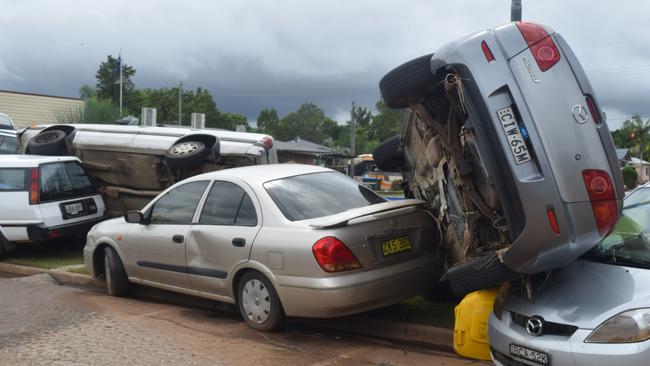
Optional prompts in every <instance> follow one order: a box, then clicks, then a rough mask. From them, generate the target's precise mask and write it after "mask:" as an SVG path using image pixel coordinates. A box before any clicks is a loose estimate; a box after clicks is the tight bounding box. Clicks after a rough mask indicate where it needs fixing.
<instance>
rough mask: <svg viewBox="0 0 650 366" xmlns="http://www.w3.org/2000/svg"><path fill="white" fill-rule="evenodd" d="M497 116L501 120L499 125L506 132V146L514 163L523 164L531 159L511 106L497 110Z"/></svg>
mask: <svg viewBox="0 0 650 366" xmlns="http://www.w3.org/2000/svg"><path fill="white" fill-rule="evenodd" d="M497 117H499V121H501V127H503V132H505V134H506V138H507V139H508V146H510V151H511V152H512V156H514V158H515V163H517V164H523V163H527V162H529V161H530V160H531V158H530V153H529V152H528V147H526V141H525V140H524V138H523V137H522V136H521V131H520V130H519V125H518V124H517V119H516V118H515V114H514V113H513V112H512V108H510V107H508V108H503V109H499V110H498V111H497Z"/></svg>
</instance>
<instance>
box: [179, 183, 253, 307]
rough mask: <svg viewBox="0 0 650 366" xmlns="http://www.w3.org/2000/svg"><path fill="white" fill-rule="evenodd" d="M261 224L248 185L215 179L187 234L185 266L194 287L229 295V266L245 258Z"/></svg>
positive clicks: (231, 266)
mask: <svg viewBox="0 0 650 366" xmlns="http://www.w3.org/2000/svg"><path fill="white" fill-rule="evenodd" d="M261 225H262V220H261V215H260V210H259V204H258V203H257V199H256V197H255V196H254V194H253V192H252V190H251V189H250V187H248V186H246V184H241V185H240V184H236V183H233V182H227V181H215V182H214V183H213V185H212V187H211V188H210V192H209V193H208V196H207V198H206V200H205V203H204V205H203V209H202V212H201V214H200V216H199V220H198V223H196V224H195V225H192V228H191V229H190V234H189V235H188V241H187V246H186V251H187V266H188V273H189V276H190V279H191V281H192V285H193V286H194V289H196V290H198V291H201V292H206V293H211V294H216V295H222V296H228V295H229V292H228V289H227V287H226V286H227V283H228V278H229V276H231V275H232V273H230V270H231V269H232V268H233V266H234V265H236V264H237V263H241V262H244V261H248V258H249V255H250V249H251V245H252V244H253V240H254V239H255V236H256V235H257V233H258V231H259V230H260V227H261Z"/></svg>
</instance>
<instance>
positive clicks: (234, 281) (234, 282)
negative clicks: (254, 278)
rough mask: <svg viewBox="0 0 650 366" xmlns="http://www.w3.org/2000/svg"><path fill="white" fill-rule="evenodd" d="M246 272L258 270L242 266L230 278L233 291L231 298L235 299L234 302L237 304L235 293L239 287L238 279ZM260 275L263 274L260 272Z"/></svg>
mask: <svg viewBox="0 0 650 366" xmlns="http://www.w3.org/2000/svg"><path fill="white" fill-rule="evenodd" d="M248 272H259V271H256V270H254V269H252V268H242V269H240V270H239V271H237V273H235V277H234V278H233V279H232V293H233V298H234V299H235V304H239V296H238V295H237V291H238V289H239V281H241V279H242V277H244V275H245V274H246V273H248ZM260 273H261V274H262V275H264V274H263V273H262V272H260Z"/></svg>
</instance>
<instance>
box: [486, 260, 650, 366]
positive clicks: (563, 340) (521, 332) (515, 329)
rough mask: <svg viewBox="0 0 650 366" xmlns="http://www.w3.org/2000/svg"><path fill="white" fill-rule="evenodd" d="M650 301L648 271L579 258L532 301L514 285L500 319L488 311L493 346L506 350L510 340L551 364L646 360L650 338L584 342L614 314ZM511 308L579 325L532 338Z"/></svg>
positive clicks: (644, 362) (638, 362) (649, 354)
mask: <svg viewBox="0 0 650 366" xmlns="http://www.w3.org/2000/svg"><path fill="white" fill-rule="evenodd" d="M649 306H650V270H647V269H640V268H632V267H624V266H617V265H611V264H603V263H596V262H590V261H586V260H578V261H575V262H574V263H572V264H571V265H569V266H567V267H565V268H562V269H560V270H557V271H555V272H553V274H552V276H551V277H550V278H549V281H548V283H546V284H545V285H544V286H541V288H540V289H539V290H538V291H537V292H535V293H534V294H533V297H532V300H528V298H527V296H526V294H525V293H524V292H523V291H522V292H521V293H519V292H518V289H513V290H511V293H510V294H509V295H508V296H507V299H506V302H505V304H504V310H505V311H504V313H503V315H502V320H499V319H497V318H496V317H495V316H494V314H491V315H490V319H489V340H490V345H491V346H492V347H493V348H494V349H496V350H497V351H499V352H501V353H503V354H506V355H508V354H509V351H508V347H509V345H510V344H511V343H515V344H518V345H521V346H524V347H529V348H532V349H535V350H539V351H543V352H547V353H549V355H550V358H551V365H595V366H597V365H603V366H605V365H619V366H623V365H639V366H641V365H647V364H648V360H649V359H650V341H645V342H639V343H629V344H596V343H584V341H585V339H586V338H587V337H588V336H589V334H591V332H592V331H593V330H594V329H595V328H596V327H598V326H599V325H600V324H602V323H603V322H604V321H605V320H607V319H609V318H611V317H612V316H614V315H616V314H619V313H621V312H623V311H625V310H630V309H636V308H644V307H649ZM509 311H514V312H517V313H519V314H523V315H526V316H534V315H539V316H541V317H542V318H544V320H546V321H551V322H556V323H561V324H568V325H574V326H577V327H578V328H579V329H578V331H576V332H575V333H574V334H573V335H572V336H571V337H562V336H548V335H546V336H541V337H533V336H530V335H529V334H528V333H526V330H525V329H524V328H522V327H521V326H519V325H517V324H514V323H513V322H512V320H511V318H510V315H509V313H508V312H509ZM623 356H625V357H623ZM497 364H498V363H497Z"/></svg>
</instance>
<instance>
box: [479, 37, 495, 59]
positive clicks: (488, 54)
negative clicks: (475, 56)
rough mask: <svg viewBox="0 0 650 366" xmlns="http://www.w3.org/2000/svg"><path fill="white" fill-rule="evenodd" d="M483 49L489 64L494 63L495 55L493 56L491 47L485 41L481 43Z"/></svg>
mask: <svg viewBox="0 0 650 366" xmlns="http://www.w3.org/2000/svg"><path fill="white" fill-rule="evenodd" d="M481 48H482V49H483V54H484V55H485V59H486V60H487V62H492V61H494V55H493V54H492V51H490V47H488V45H487V43H485V41H483V42H481Z"/></svg>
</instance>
